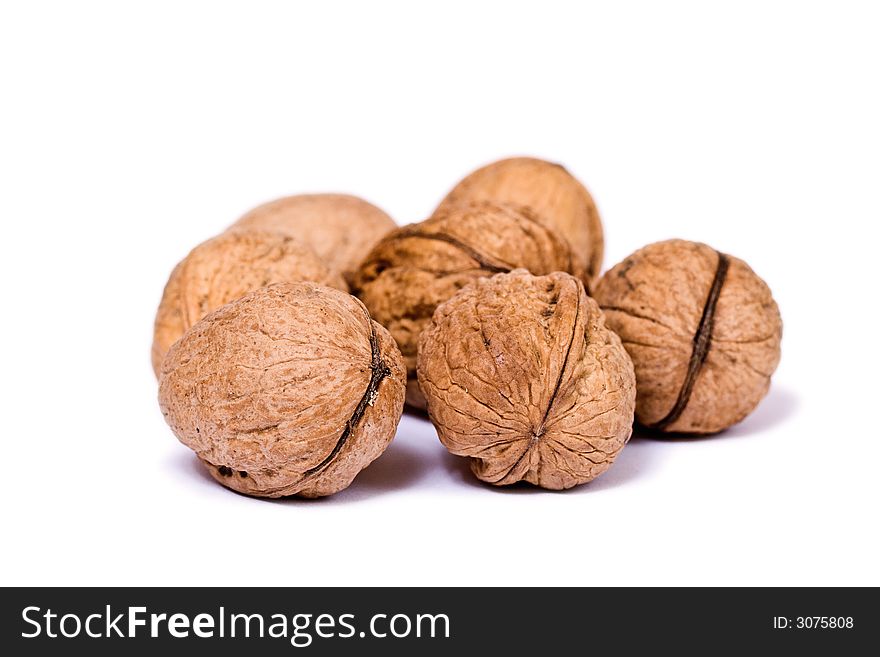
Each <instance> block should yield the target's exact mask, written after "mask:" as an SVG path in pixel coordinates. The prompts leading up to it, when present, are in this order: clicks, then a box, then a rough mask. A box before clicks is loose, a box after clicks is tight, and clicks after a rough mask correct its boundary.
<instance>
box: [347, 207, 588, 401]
mask: <svg viewBox="0 0 880 657" xmlns="http://www.w3.org/2000/svg"><path fill="white" fill-rule="evenodd" d="M518 267H521V268H524V269H528V270H529V271H532V272H534V273H536V274H548V273H550V272H552V271H575V272H579V271H580V270H578V269H577V267H576V263H575V261H574V260H573V258H572V255H571V250H570V248H569V246H568V244H567V243H566V241H565V240H564V239H563V238H562V237H561V236H559V235H558V234H557V233H556V231H554V230H553V229H552V228H550V227H549V226H547V225H546V224H545V223H544V222H543V221H542V220H539V219H538V218H537V217H536V216H535V215H534V213H533V212H531V211H530V210H528V209H527V208H520V207H517V206H512V205H505V204H499V203H490V202H485V201H483V202H476V203H469V204H461V205H458V206H454V207H450V208H449V209H447V210H444V211H441V212H438V213H437V214H435V215H434V216H433V217H431V218H430V219H428V220H426V221H423V222H422V223H419V224H412V225H410V226H405V227H403V228H399V229H397V230H396V231H394V232H392V233H391V234H390V235H388V236H387V237H385V238H384V239H383V240H382V241H381V242H379V244H377V245H376V247H375V248H374V249H373V250H372V251H371V252H370V254H369V255H368V256H367V258H366V259H365V260H364V262H363V264H362V265H361V268H360V270H359V272H358V274H357V275H356V276H355V278H354V281H353V291H354V293H355V294H357V295H358V297H360V299H361V301H363V302H364V304H366V306H367V308H369V309H370V313H371V314H372V315H373V317H374V318H375V319H376V321H377V322H379V323H380V324H382V325H383V326H384V327H385V328H387V329H388V330H389V331H390V332H391V335H393V336H394V339H395V340H396V341H397V344H398V346H399V347H400V350H401V352H402V353H403V358H404V361H405V362H406V366H407V371H408V373H409V381H408V383H407V393H406V401H407V403H408V404H410V405H411V406H415V407H417V408H424V407H425V398H424V397H423V396H422V393H421V391H420V390H419V388H418V381H417V380H416V356H417V351H418V339H419V334H420V333H421V331H422V329H423V328H424V327H425V326H427V325H428V323H429V322H430V321H431V315H433V314H434V309H435V308H436V307H437V305H438V304H440V303H442V302H443V301H446V300H447V299H448V298H449V297H451V296H452V295H453V294H455V293H456V292H457V291H458V290H460V289H461V288H462V287H464V286H465V285H466V284H468V283H470V282H471V281H473V280H474V279H476V278H481V277H486V276H491V275H493V274H496V273H498V272H506V271H511V270H513V269H516V268H518Z"/></svg>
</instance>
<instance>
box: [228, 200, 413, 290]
mask: <svg viewBox="0 0 880 657" xmlns="http://www.w3.org/2000/svg"><path fill="white" fill-rule="evenodd" d="M396 227H397V224H395V223H394V219H392V218H391V217H389V216H388V215H387V214H385V213H384V212H383V211H382V210H380V209H379V208H377V207H376V206H375V205H372V204H371V203H368V202H367V201H365V200H363V199H361V198H358V197H356V196H349V195H347V194H300V195H298V196H288V197H285V198H280V199H277V200H275V201H271V202H269V203H265V204H263V205H260V206H258V207H256V208H254V209H253V210H251V211H250V212H248V213H247V214H245V215H244V216H243V217H242V218H241V219H239V220H238V221H237V222H235V223H234V224H233V225H232V226H231V229H233V230H239V229H242V228H244V229H253V228H257V229H269V230H276V231H279V232H282V233H284V234H285V235H288V236H290V237H293V238H295V239H297V240H299V241H300V242H302V243H303V244H305V245H306V246H310V247H311V248H312V249H313V250H314V251H315V253H317V254H318V257H319V258H321V260H322V261H323V262H325V263H326V264H327V266H328V267H330V269H332V270H333V271H335V272H337V273H338V274H341V275H342V276H343V277H344V278H345V279H346V281H351V277H352V276H353V275H354V272H355V270H357V268H358V266H359V265H360V264H361V260H363V259H364V256H365V255H367V253H369V252H370V249H371V248H373V246H374V245H375V244H376V242H378V241H379V240H380V239H382V238H383V237H384V236H385V235H387V234H388V232H390V231H391V230H393V229H394V228H396Z"/></svg>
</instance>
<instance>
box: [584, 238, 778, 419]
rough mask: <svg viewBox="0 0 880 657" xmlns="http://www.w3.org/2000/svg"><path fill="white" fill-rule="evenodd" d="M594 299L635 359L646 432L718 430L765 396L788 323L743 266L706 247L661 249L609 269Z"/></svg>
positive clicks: (680, 244)
mask: <svg viewBox="0 0 880 657" xmlns="http://www.w3.org/2000/svg"><path fill="white" fill-rule="evenodd" d="M594 296H595V298H596V300H597V301H598V302H599V305H600V306H602V309H603V310H604V311H605V314H606V316H607V318H608V325H609V326H610V327H611V328H612V329H613V330H614V331H615V332H617V334H618V335H619V336H620V338H621V340H623V344H624V346H625V347H626V349H627V351H628V352H629V354H630V356H631V357H632V360H633V364H634V365H635V371H636V379H637V381H638V402H637V406H636V418H637V419H638V420H639V422H641V423H642V424H644V425H645V426H648V427H652V428H655V429H658V430H661V431H669V432H681V433H695V434H705V433H714V432H717V431H721V430H722V429H725V428H727V427H729V426H731V425H733V424H736V423H737V422H739V421H740V420H742V419H743V418H745V417H746V416H747V415H748V414H749V413H750V412H751V411H752V410H753V409H754V408H755V407H756V406H757V405H758V402H760V401H761V399H762V398H763V397H764V395H765V394H766V393H767V390H768V388H769V386H770V376H771V375H772V374H773V371H774V370H775V369H776V366H777V364H778V363H779V356H780V351H779V347H780V340H781V338H782V320H781V318H780V316H779V308H778V307H777V306H776V302H775V301H774V300H773V297H772V295H771V293H770V289H769V288H768V287H767V285H766V284H765V283H764V281H762V280H761V279H760V278H758V276H757V275H756V274H755V273H754V272H753V271H752V270H751V268H750V267H749V266H748V265H747V264H746V263H745V262H743V261H742V260H740V259H738V258H734V257H733V256H729V255H726V254H723V253H719V252H717V251H715V250H714V249H712V248H711V247H709V246H706V245H705V244H698V243H695V242H686V241H684V240H670V241H667V242H659V243H656V244H651V245H649V246H646V247H645V248H643V249H640V250H639V251H636V252H635V253H634V254H632V255H631V256H629V257H628V258H626V259H625V260H624V261H623V262H621V263H619V264H617V265H616V266H615V267H613V268H612V269H611V270H609V271H608V272H607V273H606V274H605V276H604V277H603V278H602V280H601V281H600V282H599V285H598V287H597V288H596V292H595V295H594Z"/></svg>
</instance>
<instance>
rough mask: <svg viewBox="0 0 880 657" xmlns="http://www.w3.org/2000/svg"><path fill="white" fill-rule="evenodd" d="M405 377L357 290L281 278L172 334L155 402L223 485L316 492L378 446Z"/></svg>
mask: <svg viewBox="0 0 880 657" xmlns="http://www.w3.org/2000/svg"><path fill="white" fill-rule="evenodd" d="M405 382H406V370H405V369H404V366H403V361H402V359H401V356H400V352H399V351H398V349H397V347H396V346H395V344H394V340H392V338H391V336H390V335H389V334H388V332H387V331H386V330H385V329H384V328H382V327H381V326H380V325H379V324H377V323H376V322H374V321H372V320H371V319H370V315H369V313H368V312H367V310H366V308H364V306H363V304H362V303H360V302H359V301H358V300H357V299H355V298H354V297H352V296H351V295H349V294H346V293H344V292H340V291H338V290H334V289H331V288H328V287H324V286H321V285H316V284H314V283H279V284H276V285H270V286H268V287H264V288H260V289H258V290H255V291H253V292H251V293H250V294H247V295H245V296H244V297H241V298H240V299H237V300H235V301H233V302H231V303H229V304H227V305H225V306H223V307H221V308H220V309H219V310H217V311H215V312H213V313H211V314H209V315H208V316H207V317H205V318H204V319H203V320H201V321H200V322H198V323H197V324H195V325H194V326H193V327H192V328H191V329H190V330H189V331H187V333H186V334H185V335H184V336H183V338H181V339H180V340H179V341H178V342H176V343H175V344H174V346H173V347H172V348H171V350H170V351H169V352H168V356H167V357H166V358H165V360H164V361H163V363H162V370H161V373H160V377H159V404H160V406H161V408H162V412H163V414H164V415H165V419H166V421H167V422H168V424H169V425H170V426H171V429H172V430H173V431H174V433H175V435H176V436H177V437H178V438H179V439H180V441H181V442H182V443H183V444H185V445H186V446H187V447H189V448H191V449H192V450H193V451H195V453H196V454H197V455H198V457H199V458H200V459H201V460H202V462H203V463H204V465H205V466H206V467H207V469H208V472H210V473H211V476H213V477H214V479H216V480H217V481H219V482H220V483H221V484H223V485H224V486H228V487H229V488H232V489H233V490H236V491H239V492H241V493H246V494H248V495H257V496H262V497H281V496H284V495H294V494H296V495H302V496H304V497H318V496H322V495H331V494H332V493H336V492H338V491H340V490H342V489H344V488H346V487H347V486H348V485H349V484H350V483H351V482H352V480H353V479H354V478H355V476H356V475H357V474H358V472H360V471H361V470H362V469H363V468H365V467H366V466H367V465H369V464H370V462H372V461H373V460H374V459H375V458H377V457H378V456H379V455H380V454H382V452H383V451H384V450H385V448H386V447H387V446H388V444H389V443H390V442H391V440H392V438H393V437H394V432H395V430H396V428H397V423H398V422H399V420H400V415H401V413H402V410H403V397H404V390H405Z"/></svg>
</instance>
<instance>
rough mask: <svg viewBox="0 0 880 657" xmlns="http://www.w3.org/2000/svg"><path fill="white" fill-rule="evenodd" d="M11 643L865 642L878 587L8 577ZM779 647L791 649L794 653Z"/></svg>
mask: <svg viewBox="0 0 880 657" xmlns="http://www.w3.org/2000/svg"><path fill="white" fill-rule="evenodd" d="M0 613H2V616H0V622H2V646H3V648H7V647H11V648H13V649H15V650H14V652H12V653H10V652H9V651H8V650H7V651H6V654H24V651H34V650H36V651H37V652H36V654H41V655H44V654H66V653H67V652H69V651H70V650H72V649H77V650H78V649H83V650H85V651H87V654H91V655H118V654H121V653H122V651H125V650H127V649H129V648H139V647H145V648H148V649H153V650H161V651H162V654H163V655H173V654H186V655H191V654H192V651H193V649H196V650H199V649H203V650H210V651H211V653H212V654H216V655H233V654H235V655H240V654H242V651H243V650H256V651H257V652H256V653H255V654H260V655H284V654H297V653H303V654H312V655H325V654H326V655H330V654H347V653H354V652H358V651H363V650H370V651H376V650H378V651H382V653H383V654H389V655H396V654H400V655H404V654H406V655H411V654H428V655H433V654H437V655H441V654H450V653H451V652H452V651H453V650H459V649H465V648H471V649H478V648H485V649H487V650H491V651H492V654H503V653H505V652H507V653H510V654H524V653H534V654H547V652H548V651H555V650H559V651H563V650H565V651H566V652H570V651H576V652H578V653H584V654H589V653H591V652H593V651H595V650H598V649H602V650H614V651H616V652H617V654H630V653H632V652H634V651H636V650H644V649H646V648H647V649H651V650H660V649H663V650H673V651H674V654H700V655H705V654H714V653H716V652H717V651H718V650H723V651H724V652H725V653H727V652H728V651H730V650H749V651H751V650H754V649H761V650H765V649H766V650H785V651H790V650H798V651H800V653H801V654H815V653H817V652H818V653H821V652H826V653H827V654H835V655H849V654H857V647H860V650H859V652H858V654H864V653H863V652H862V651H863V650H864V648H865V647H867V646H871V645H874V646H876V641H877V639H878V638H880V637H878V604H877V601H876V590H875V589H839V588H834V589H832V588H827V589H815V588H811V589H777V588H773V589H746V588H739V589H684V588H676V589H657V588H654V589H639V588H630V589H583V588H577V589H575V588H572V589H548V588H507V589H487V588H479V589H456V588H440V589H427V588H418V589H416V588H412V589H390V588H357V589H353V588H273V589H257V588H202V589H174V588H137V589H126V588H64V589H61V588H45V589H44V588H19V589H8V588H7V589H3V591H2V608H0ZM782 654H790V653H788V652H785V653H782Z"/></svg>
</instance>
